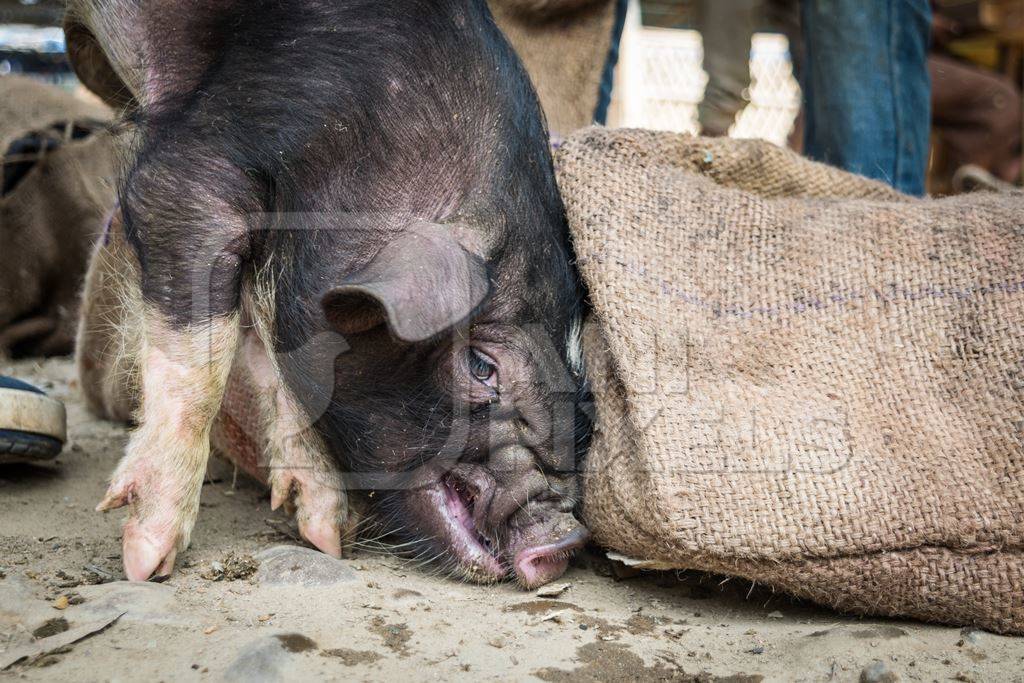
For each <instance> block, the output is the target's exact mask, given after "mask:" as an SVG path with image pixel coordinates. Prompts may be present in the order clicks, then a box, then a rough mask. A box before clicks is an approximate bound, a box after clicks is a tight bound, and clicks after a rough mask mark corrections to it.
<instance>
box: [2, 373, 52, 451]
mask: <svg viewBox="0 0 1024 683" xmlns="http://www.w3.org/2000/svg"><path fill="white" fill-rule="evenodd" d="M66 440H67V415H66V413H65V410H64V404H63V403H61V402H60V401H58V400H57V399H54V398H50V397H49V396H47V395H46V394H45V393H43V392H42V391H41V390H39V389H37V388H36V387H34V386H32V385H31V384H28V383H27V382H22V381H21V380H18V379H14V378H13V377H5V376H3V375H0V463H10V462H32V461H38V460H49V459H51V458H54V457H56V456H57V455H58V454H59V453H60V452H61V450H62V449H63V448H64V442H65V441H66Z"/></svg>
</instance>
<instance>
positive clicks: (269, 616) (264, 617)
mask: <svg viewBox="0 0 1024 683" xmlns="http://www.w3.org/2000/svg"><path fill="white" fill-rule="evenodd" d="M273 618H274V615H273V614H261V615H259V616H258V617H256V621H259V622H268V621H270V620H271V619H273Z"/></svg>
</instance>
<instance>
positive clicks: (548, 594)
mask: <svg viewBox="0 0 1024 683" xmlns="http://www.w3.org/2000/svg"><path fill="white" fill-rule="evenodd" d="M571 585H572V584H571V583H549V584H548V585H546V586H541V587H540V588H538V589H537V592H536V593H535V595H536V596H537V597H538V598H557V597H558V596H559V595H561V594H562V593H564V592H565V591H567V590H569V586H571Z"/></svg>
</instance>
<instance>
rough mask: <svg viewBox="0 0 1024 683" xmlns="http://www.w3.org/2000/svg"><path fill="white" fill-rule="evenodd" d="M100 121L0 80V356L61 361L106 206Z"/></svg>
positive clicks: (109, 168)
mask: <svg viewBox="0 0 1024 683" xmlns="http://www.w3.org/2000/svg"><path fill="white" fill-rule="evenodd" d="M110 117H111V112H110V111H109V110H108V109H107V108H106V107H104V106H102V105H100V104H98V103H97V104H92V103H89V102H85V101H83V100H81V99H79V98H77V97H75V96H74V95H72V94H71V93H70V92H68V91H66V90H64V89H62V88H58V87H56V86H52V85H45V84H43V83H38V82H36V81H33V80H29V79H28V78H23V77H20V76H4V77H2V78H0V172H2V175H3V181H4V182H3V188H2V190H0V356H4V355H7V354H13V355H54V354H63V353H69V352H70V351H71V348H72V345H73V341H74V336H75V326H76V323H77V319H78V315H77V312H78V291H79V288H80V287H81V284H82V278H83V277H84V275H85V268H86V262H87V261H88V258H89V251H90V249H91V248H92V244H93V242H94V241H95V240H96V237H97V236H98V235H99V234H100V232H101V231H102V229H103V225H104V222H105V220H106V217H107V216H108V215H109V213H110V210H111V207H112V206H113V204H114V175H115V156H114V151H113V149H114V146H113V141H112V138H111V135H110V133H109V132H107V130H106V124H105V122H106V121H108V120H109V119H110ZM26 169H27V170H26Z"/></svg>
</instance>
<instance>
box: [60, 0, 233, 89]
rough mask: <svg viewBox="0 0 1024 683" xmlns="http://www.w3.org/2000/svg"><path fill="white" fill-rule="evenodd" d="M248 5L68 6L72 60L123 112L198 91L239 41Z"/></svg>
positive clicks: (118, 2)
mask: <svg viewBox="0 0 1024 683" xmlns="http://www.w3.org/2000/svg"><path fill="white" fill-rule="evenodd" d="M240 6H241V4H240V0H68V2H67V11H66V13H65V19H64V33H65V37H66V39H67V45H68V56H69V58H70V60H71V63H72V65H73V67H74V69H75V72H76V73H77V74H79V75H80V76H81V77H82V80H83V82H84V83H85V84H86V86H87V87H89V88H90V89H91V90H93V91H94V92H96V93H97V94H98V95H100V97H102V98H103V99H104V100H106V101H107V102H108V103H109V104H111V105H113V106H115V107H121V106H129V107H131V106H132V105H136V104H139V105H142V108H143V109H149V108H151V107H154V106H158V105H160V104H161V103H162V102H165V101H168V100H169V99H170V98H171V97H173V96H175V95H184V94H187V93H190V92H192V91H193V90H194V89H195V88H196V87H197V86H198V84H199V82H200V79H201V78H202V76H203V74H204V73H205V71H206V69H207V68H208V67H209V65H210V64H212V63H213V62H214V60H215V59H216V57H217V53H218V50H219V49H220V48H221V46H223V45H224V44H225V43H226V42H227V40H228V39H229V38H230V36H231V35H232V32H233V30H234V27H233V25H232V24H231V20H232V19H233V17H234V14H233V12H232V10H233V9H237V8H238V7H240Z"/></svg>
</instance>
